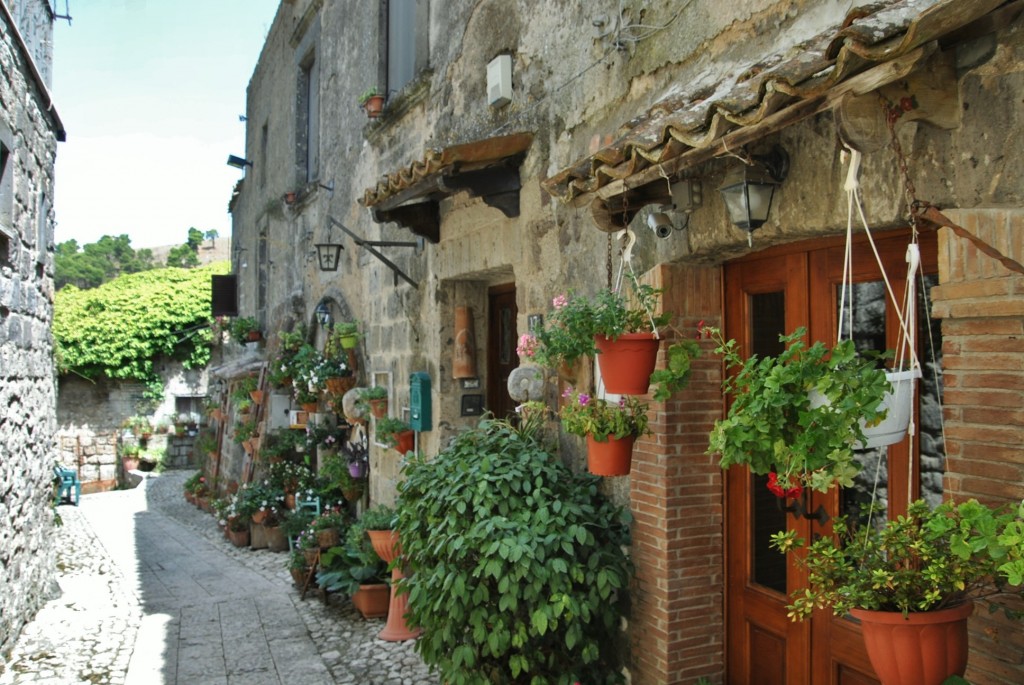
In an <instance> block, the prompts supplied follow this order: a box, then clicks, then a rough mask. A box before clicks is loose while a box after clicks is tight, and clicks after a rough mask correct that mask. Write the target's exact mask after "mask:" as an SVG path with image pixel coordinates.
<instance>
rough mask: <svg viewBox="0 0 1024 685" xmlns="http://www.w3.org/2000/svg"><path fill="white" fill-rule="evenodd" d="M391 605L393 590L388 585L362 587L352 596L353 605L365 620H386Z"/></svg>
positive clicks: (379, 584)
mask: <svg viewBox="0 0 1024 685" xmlns="http://www.w3.org/2000/svg"><path fill="white" fill-rule="evenodd" d="M390 603H391V589H390V588H389V587H388V586H387V583H378V584H374V585H360V586H359V589H358V590H356V592H355V594H354V595H352V604H353V605H354V606H355V608H356V609H357V610H358V611H359V613H360V614H362V616H363V618H384V617H385V616H387V615H388V605H389V604H390Z"/></svg>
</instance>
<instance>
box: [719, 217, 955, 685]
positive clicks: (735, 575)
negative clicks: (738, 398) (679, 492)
mask: <svg viewBox="0 0 1024 685" xmlns="http://www.w3.org/2000/svg"><path fill="white" fill-rule="evenodd" d="M908 239H909V234H908V232H907V231H899V232H895V233H892V234H886V236H884V237H882V238H876V243H877V245H878V250H879V254H880V258H881V260H882V262H883V264H884V268H885V272H886V275H887V276H888V277H889V280H890V284H891V286H892V289H893V291H894V292H895V294H896V297H897V298H902V297H903V292H904V288H905V285H906V284H905V280H906V278H905V276H906V264H905V260H904V254H905V251H906V247H907V242H908ZM843 252H844V249H843V242H842V241H841V240H840V241H834V240H828V241H820V242H815V243H813V244H811V245H796V246H785V247H782V248H778V249H773V250H769V251H765V252H764V253H760V254H758V255H754V256H752V257H750V258H745V259H743V260H741V261H737V262H734V263H731V264H729V265H727V266H726V268H725V294H726V300H725V301H726V311H725V335H726V337H733V338H736V340H737V341H739V343H740V345H741V348H742V353H743V355H744V356H749V355H750V354H757V355H759V356H764V355H775V354H778V353H779V352H780V351H781V343H779V341H778V337H779V335H780V334H783V333H790V332H792V331H793V330H794V329H796V328H797V327H799V326H804V327H806V328H807V330H808V338H809V342H810V341H814V340H822V341H824V342H826V343H827V344H830V345H831V344H834V343H835V341H836V337H837V327H838V323H839V317H838V310H839V291H840V286H841V283H842V273H843ZM853 254H854V264H853V269H852V274H853V280H854V281H855V286H854V292H853V297H854V304H853V306H854V308H855V309H854V311H855V320H854V323H853V331H854V334H853V337H854V339H855V340H856V341H857V345H858V348H859V349H865V348H874V349H880V350H885V349H893V348H894V347H895V346H896V343H897V332H898V330H899V324H898V317H897V314H896V308H895V307H893V306H891V303H890V302H889V301H888V300H887V298H886V297H885V295H884V293H885V289H884V285H883V284H882V281H881V275H880V271H879V268H878V265H877V262H876V260H875V257H874V255H873V254H872V252H871V249H870V247H869V246H868V245H866V244H864V243H863V241H858V243H857V244H856V246H855V248H854V252H853ZM935 264H936V255H935V240H934V234H927V235H925V236H923V237H922V265H923V268H924V270H925V272H926V273H934V272H935V270H936V266H935ZM928 282H929V283H932V282H934V278H931V279H929V281H928ZM919 290H920V288H919ZM847 306H849V305H847ZM921 321H927V317H925V316H920V317H919V323H920V322H921ZM920 328H921V327H920V326H919V329H920ZM936 328H937V327H936ZM924 335H925V337H928V336H927V330H926V331H925V333H924ZM919 342H921V340H920V334H919ZM920 347H921V346H920V345H919V348H920ZM919 354H923V352H922V351H921V349H919ZM929 356H930V355H929ZM936 367H937V365H935V366H934V367H932V368H931V369H930V370H929V371H927V372H926V379H925V380H924V381H922V383H921V384H920V387H922V388H925V387H933V386H936V385H937V382H938V380H937V379H936V378H935V376H936V374H937V370H936ZM929 375H930V378H928V377H927V376H929ZM940 443H941V441H940ZM928 450H931V451H932V452H934V451H936V450H941V444H939V445H938V446H936V445H934V444H930V446H929V448H928ZM928 450H926V451H928ZM911 455H913V460H911V459H910V457H911ZM937 456H938V460H939V461H941V455H937ZM858 458H859V459H860V460H861V461H862V462H863V463H865V464H866V465H867V467H866V468H865V470H864V473H863V474H862V476H861V482H858V485H857V487H855V488H852V489H849V490H842V491H840V490H839V489H835V488H834V489H833V490H831V491H830V492H828V493H826V494H824V495H822V494H820V493H815V494H814V496H813V497H811V499H810V502H809V507H808V510H809V511H811V512H814V511H817V510H818V509H819V507H820V508H821V510H822V511H823V512H824V514H825V515H826V518H825V520H824V521H819V520H816V519H812V518H808V517H803V516H796V515H793V514H790V513H787V512H785V511H783V510H782V509H781V507H780V504H782V503H781V502H780V501H779V500H778V499H777V498H776V497H775V496H774V495H772V494H771V493H770V492H769V491H768V490H767V488H766V486H765V485H766V482H767V478H766V477H765V476H756V475H752V474H750V473H749V471H748V470H747V469H746V468H735V467H734V468H731V469H729V471H727V473H726V539H727V549H726V576H727V577H726V593H727V596H726V612H727V613H726V616H727V627H726V633H727V641H728V642H727V647H726V649H727V668H728V682H729V683H733V684H735V685H744V684H748V683H749V684H756V685H762V684H764V685H776V684H778V685H871V684H874V683H876V682H877V681H876V680H875V678H874V674H873V671H872V669H871V666H870V664H869V662H868V660H867V656H866V654H865V653H864V648H863V644H862V642H861V637H860V629H859V627H858V625H857V624H856V622H854V621H853V620H852V619H849V618H846V617H833V616H832V614H831V611H830V610H821V611H818V612H817V613H816V614H815V615H814V616H813V617H812V618H811V619H810V620H808V621H804V622H801V623H793V622H791V621H790V620H789V619H788V618H787V616H786V605H787V604H788V603H789V600H788V597H789V595H790V594H791V593H792V592H794V591H796V590H797V589H798V588H800V587H803V585H804V582H805V579H806V576H805V574H804V572H803V570H802V569H801V568H800V567H799V566H798V565H797V564H796V563H795V560H794V559H793V558H787V557H784V556H783V555H781V554H779V553H778V552H776V551H775V550H773V549H771V548H770V547H769V545H768V541H769V538H770V536H771V535H772V533H775V532H777V531H780V530H785V529H789V530H796V532H797V534H798V535H799V536H800V537H802V538H804V539H810V538H812V537H813V536H814V535H827V534H829V533H830V528H829V525H828V521H827V520H828V519H831V518H832V517H834V516H836V515H837V514H839V513H840V512H843V513H847V514H851V515H857V513H858V512H859V511H860V510H861V508H863V507H864V505H865V504H866V503H867V501H868V499H869V496H870V493H872V492H874V493H875V495H876V497H877V496H878V495H879V493H882V496H883V498H884V503H885V504H886V509H887V512H889V513H890V514H891V513H893V512H896V513H899V512H903V511H904V510H905V509H906V505H907V502H908V501H909V499H911V498H914V497H917V496H918V494H919V492H920V471H919V469H918V467H917V466H916V464H917V463H918V462H919V460H920V449H919V447H918V445H917V444H913V445H912V443H911V440H909V439H906V440H904V441H903V442H902V443H899V444H897V445H893V446H891V447H889V448H882V449H881V450H864V451H863V452H861V453H859V454H858ZM876 473H877V474H878V475H879V484H878V487H876V486H875V474H876ZM934 480H935V479H934V477H931V478H930V481H931V482H934ZM938 481H939V483H941V478H939V479H938ZM931 494H932V495H933V496H936V493H934V492H932V493H931ZM937 496H938V497H941V492H940V493H937Z"/></svg>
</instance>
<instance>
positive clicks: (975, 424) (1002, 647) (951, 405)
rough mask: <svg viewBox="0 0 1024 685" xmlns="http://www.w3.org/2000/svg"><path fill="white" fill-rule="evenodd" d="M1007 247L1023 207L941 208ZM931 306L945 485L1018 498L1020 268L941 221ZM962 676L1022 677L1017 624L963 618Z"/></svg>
mask: <svg viewBox="0 0 1024 685" xmlns="http://www.w3.org/2000/svg"><path fill="white" fill-rule="evenodd" d="M944 213H945V214H946V215H947V216H948V217H949V218H950V219H951V220H952V221H954V222H956V223H957V224H959V225H961V226H963V227H964V228H965V229H967V230H968V231H969V232H971V233H973V234H974V235H976V236H978V237H979V238H981V239H982V240H984V241H985V242H986V243H988V244H989V245H991V246H993V247H995V248H996V249H998V250H999V251H1000V252H1002V253H1003V254H1004V255H1006V256H1008V257H1011V258H1013V259H1015V260H1017V261H1018V262H1024V211H1022V210H1006V209H975V210H956V211H953V210H950V211H945V212H944ZM939 283H940V285H939V286H937V287H935V288H933V289H932V292H931V295H932V301H933V309H932V312H933V315H934V316H935V317H936V318H939V319H942V339H943V344H942V350H943V386H944V393H943V416H944V418H945V436H946V473H945V479H944V486H945V491H946V495H947V496H949V497H952V498H953V499H956V500H963V499H967V498H969V497H976V498H978V499H979V500H981V501H982V502H985V503H986V504H998V503H1001V502H1017V501H1020V500H1021V499H1022V498H1024V449H1022V447H1021V446H1022V444H1024V409H1022V407H1021V399H1022V393H1024V274H1019V273H1016V272H1014V271H1011V270H1009V269H1007V268H1006V267H1004V266H1003V265H1002V264H1000V263H999V262H997V261H995V260H994V259H992V258H991V257H988V256H986V255H984V254H982V253H981V252H979V251H978V250H977V248H975V247H974V245H972V244H971V243H970V242H968V241H967V240H965V239H963V238H958V237H957V236H956V235H954V234H953V232H952V231H950V230H949V229H940V231H939ZM970 631H971V637H970V639H971V654H970V661H969V667H968V671H967V675H966V677H967V679H968V680H969V681H970V682H972V683H973V682H976V683H1021V682H1024V641H1022V639H1021V631H1020V625H1019V624H1017V623H1012V622H1008V621H1006V620H1004V619H1002V618H1001V617H1000V615H997V614H989V613H988V612H987V611H984V610H981V609H979V610H978V611H976V612H975V614H974V616H973V617H972V618H971V622H970Z"/></svg>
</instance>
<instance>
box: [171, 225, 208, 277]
mask: <svg viewBox="0 0 1024 685" xmlns="http://www.w3.org/2000/svg"><path fill="white" fill-rule="evenodd" d="M202 244H203V232H202V231H200V230H198V229H196V228H190V229H188V239H187V240H186V241H185V243H184V244H182V245H177V246H175V247H172V248H171V251H170V252H168V253H167V266H174V267H179V268H182V269H191V268H195V267H197V266H199V246H200V245H202Z"/></svg>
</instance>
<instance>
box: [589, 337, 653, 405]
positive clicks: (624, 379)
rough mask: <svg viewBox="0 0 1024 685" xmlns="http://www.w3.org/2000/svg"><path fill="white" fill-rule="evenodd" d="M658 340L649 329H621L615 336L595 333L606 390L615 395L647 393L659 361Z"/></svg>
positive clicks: (598, 357) (598, 359)
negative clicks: (613, 337) (630, 330)
mask: <svg viewBox="0 0 1024 685" xmlns="http://www.w3.org/2000/svg"><path fill="white" fill-rule="evenodd" d="M659 342H660V341H659V340H658V339H657V338H655V337H654V334H652V333H623V334H622V335H620V336H619V337H618V339H616V340H612V339H611V338H607V337H605V336H603V335H596V336H594V344H595V345H597V349H598V351H599V352H600V354H598V355H597V364H598V366H599V367H600V368H601V378H602V379H604V387H605V390H607V391H608V392H610V393H615V394H618V395H643V394H646V392H647V389H648V388H649V387H650V380H651V374H652V373H653V372H654V365H655V364H656V363H657V361H658V344H659Z"/></svg>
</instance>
